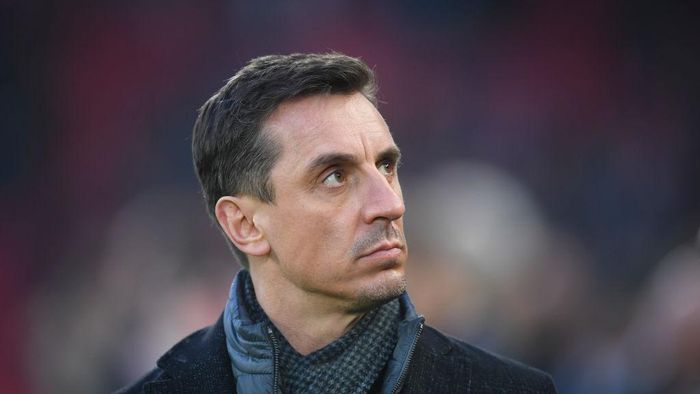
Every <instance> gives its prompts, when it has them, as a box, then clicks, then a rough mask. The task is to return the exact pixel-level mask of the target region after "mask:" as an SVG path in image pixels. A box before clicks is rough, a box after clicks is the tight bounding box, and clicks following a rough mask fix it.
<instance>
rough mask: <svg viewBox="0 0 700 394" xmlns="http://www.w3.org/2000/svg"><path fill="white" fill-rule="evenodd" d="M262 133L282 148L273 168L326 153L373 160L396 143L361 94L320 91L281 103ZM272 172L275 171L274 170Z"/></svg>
mask: <svg viewBox="0 0 700 394" xmlns="http://www.w3.org/2000/svg"><path fill="white" fill-rule="evenodd" d="M264 129H265V133H268V135H269V136H270V137H272V139H273V140H274V141H277V142H278V143H279V144H280V145H281V147H282V155H281V157H280V160H279V162H278V163H277V165H276V166H275V167H279V166H283V167H285V168H287V169H290V167H302V166H304V165H305V164H307V163H309V162H310V161H312V160H313V159H314V158H315V157H318V156H319V155H323V154H329V153H340V154H348V155H352V156H356V157H357V158H358V159H359V160H373V159H374V156H375V155H376V154H378V153H379V152H381V151H383V150H386V149H387V148H390V147H393V146H395V144H394V140H393V138H392V137H391V133H390V132H389V128H388V126H387V125H386V122H385V121H384V119H383V118H382V116H381V115H380V114H379V111H377V109H376V108H375V107H374V105H372V103H370V102H369V100H367V99H366V98H365V97H364V96H363V95H362V94H360V93H353V94H348V95H340V94H323V95H314V96H309V97H304V98H301V99H297V100H293V101H289V102H285V103H283V104H282V105H280V106H279V107H278V108H277V109H276V110H275V111H274V112H273V113H272V114H271V116H270V117H269V118H268V119H267V121H266V122H265V127H264ZM273 171H274V170H273Z"/></svg>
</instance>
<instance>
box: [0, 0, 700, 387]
mask: <svg viewBox="0 0 700 394" xmlns="http://www.w3.org/2000/svg"><path fill="white" fill-rule="evenodd" d="M1 3H2V4H1V5H0V7H1V8H0V9H1V10H2V12H1V13H0V15H1V16H0V18H1V19H0V42H1V44H0V45H1V46H0V59H1V60H2V61H1V62H0V71H1V76H0V91H1V92H2V94H1V95H0V98H1V100H2V105H0V116H1V117H2V134H3V138H2V143H1V144H0V160H2V162H1V166H0V188H1V189H0V201H2V203H1V204H0V220H1V223H2V226H1V227H0V261H1V265H0V266H1V267H2V274H1V275H0V302H1V304H0V307H1V308H2V309H1V311H2V318H3V323H2V325H1V326H0V327H1V328H0V348H2V359H1V360H0V391H2V392H7V393H10V392H11V393H53V392H56V393H67V392H70V393H80V392H85V393H93V392H106V391H109V390H112V389H115V388H117V387H119V386H120V385H123V384H125V383H127V382H129V381H131V380H133V379H135V378H137V377H138V375H139V374H140V373H143V372H144V371H146V370H147V369H149V368H150V367H151V366H152V365H153V364H154V362H155V359H156V358H157V357H158V356H159V355H160V354H162V353H163V352H164V351H165V350H167V349H168V348H169V346H170V345H172V344H173V343H174V342H175V341H176V340H177V339H179V338H181V337H182V336H184V335H185V334H187V333H189V332H191V331H192V330H194V329H196V328H199V327H201V326H204V325H208V324H210V323H211V322H213V321H214V320H215V319H216V318H217V317H218V315H219V313H220V311H221V308H222V306H223V304H224V302H225V298H226V293H227V289H228V286H229V282H230V280H231V278H232V277H233V275H234V273H235V271H236V270H237V269H238V265H237V264H236V263H235V262H234V261H233V259H232V257H230V255H229V253H228V250H227V249H226V245H225V243H224V242H223V240H222V239H221V238H220V236H219V234H218V233H217V230H216V229H215V228H214V227H212V226H211V224H210V223H209V222H208V219H207V217H206V213H205V211H204V207H203V204H202V202H201V201H200V196H199V190H198V185H197V181H196V178H195V176H194V173H193V171H192V165H191V159H190V151H189V149H190V147H189V145H190V136H189V135H190V131H191V126H192V124H193V121H194V118H195V111H196V108H198V106H199V105H201V104H202V103H203V102H204V101H205V100H206V99H207V98H208V97H209V96H210V95H211V94H212V93H213V92H214V91H215V90H216V89H218V88H219V87H220V86H221V84H222V83H223V81H224V80H225V79H226V78H228V77H230V76H231V75H232V74H233V73H234V72H235V71H236V70H237V69H238V68H239V67H241V66H242V65H243V64H244V62H245V61H246V60H248V59H250V58H252V57H255V56H260V55H264V54H269V53H289V52H306V51H317V52H326V51H331V50H337V51H340V52H344V53H346V54H349V55H352V56H359V57H361V58H363V59H364V60H365V61H366V62H367V63H368V64H370V65H371V66H372V67H373V68H375V69H376V72H377V75H378V79H379V83H380V97H381V99H382V104H381V106H380V109H381V111H382V113H383V114H384V116H385V118H386V119H387V122H388V123H389V125H390V128H391V129H392V131H393V133H394V136H395V139H396V140H397V142H398V143H399V145H400V146H401V149H402V151H403V153H404V157H405V164H404V166H403V167H402V169H401V179H402V184H403V186H404V194H405V197H406V201H407V206H408V213H407V215H406V222H407V228H408V238H409V245H410V248H411V258H410V266H409V290H410V292H411V294H412V297H413V299H414V301H415V302H416V304H417V305H418V307H419V310H420V311H422V313H424V314H425V315H426V317H427V318H428V321H429V322H431V323H432V324H434V325H436V326H438V327H439V328H441V329H443V330H445V331H447V332H448V333H451V334H452V335H455V336H458V337H461V338H463V339H466V340H468V341H470V342H473V343H475V344H478V345H480V346H483V347H486V348H488V349H491V350H494V351H498V352H502V353H505V354H508V355H510V356H512V357H514V358H517V359H521V360H523V361H525V362H528V363H531V364H533V365H535V366H537V367H540V368H542V369H544V370H546V371H548V372H550V373H552V374H553V376H554V377H555V379H556V382H557V384H558V387H559V389H560V391H561V392H563V393H627V392H642V393H644V392H678V393H681V392H690V391H691V390H698V389H699V387H700V382H699V380H698V376H700V334H699V333H700V254H699V252H698V248H699V246H698V228H699V227H700V130H699V126H700V111H698V108H697V107H698V102H700V97H698V96H699V94H698V93H699V92H700V89H699V87H700V86H699V83H700V74H699V73H698V70H700V51H699V50H698V49H700V48H699V45H698V37H700V34H698V33H700V32H699V31H698V30H699V29H698V27H697V15H698V8H697V7H693V6H685V5H678V4H676V5H674V4H666V3H662V2H655V3H651V2H649V3H647V2H645V3H632V2H629V3H622V2H585V4H584V3H583V2H580V3H578V4H574V3H569V2H557V1H544V2H537V3H536V4H535V3H528V4H525V3H522V2H514V1H506V2H487V1H472V2H452V1H450V2H442V3H438V2H431V1H406V2H369V1H349V0H348V1H339V0H338V1H310V2H303V3H302V2H293V1H259V2H217V1H204V2H193V1H192V2H186V1H172V2H162V1H143V0H141V1H132V2H117V1H93V2H64V3H59V2H39V1H11V0H10V1H8V0H6V1H3V2H1Z"/></svg>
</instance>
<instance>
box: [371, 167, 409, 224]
mask: <svg viewBox="0 0 700 394" xmlns="http://www.w3.org/2000/svg"><path fill="white" fill-rule="evenodd" d="M377 175H378V176H376V177H372V178H371V179H370V182H369V185H368V187H367V193H366V197H365V199H364V204H363V216H364V220H365V222H366V223H368V224H371V223H373V222H374V221H375V220H386V221H389V222H391V221H394V220H398V219H400V218H401V217H402V216H403V214H404V212H405V211H406V207H405V206H404V203H403V196H402V194H401V186H400V184H399V181H398V178H393V179H392V180H391V181H390V180H389V179H387V178H386V177H385V176H384V175H382V174H379V173H378V174H377Z"/></svg>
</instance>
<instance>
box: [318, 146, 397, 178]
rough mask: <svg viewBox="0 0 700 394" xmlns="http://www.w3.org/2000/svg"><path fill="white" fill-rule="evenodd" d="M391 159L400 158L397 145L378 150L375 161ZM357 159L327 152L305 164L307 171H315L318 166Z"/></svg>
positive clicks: (355, 160) (354, 162) (351, 161)
mask: <svg viewBox="0 0 700 394" xmlns="http://www.w3.org/2000/svg"><path fill="white" fill-rule="evenodd" d="M384 160H391V161H393V162H395V163H398V162H399V161H400V160H401V151H400V150H399V148H398V147H397V146H392V147H389V148H386V149H384V150H383V151H381V152H379V154H378V155H377V162H380V161H384ZM357 163H358V160H357V158H356V157H355V156H353V155H350V154H347V153H327V154H322V155H319V156H318V157H316V158H315V159H313V160H312V161H311V163H310V164H309V165H308V166H307V168H306V170H307V172H308V173H310V172H315V171H316V170H317V169H318V168H323V167H327V166H331V165H339V164H351V165H352V164H357Z"/></svg>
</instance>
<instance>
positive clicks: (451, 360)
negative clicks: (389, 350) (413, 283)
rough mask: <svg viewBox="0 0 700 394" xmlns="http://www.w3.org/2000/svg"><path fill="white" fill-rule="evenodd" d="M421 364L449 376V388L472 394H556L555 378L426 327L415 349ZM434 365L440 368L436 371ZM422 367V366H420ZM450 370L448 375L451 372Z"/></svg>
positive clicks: (417, 359) (435, 372)
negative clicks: (460, 388) (430, 365)
mask: <svg viewBox="0 0 700 394" xmlns="http://www.w3.org/2000/svg"><path fill="white" fill-rule="evenodd" d="M416 361H417V363H419V364H423V365H422V367H423V368H425V367H426V366H427V365H425V363H426V362H427V363H430V364H433V367H432V368H429V369H433V370H434V372H433V373H434V374H440V373H442V374H445V373H449V374H450V375H452V376H449V377H448V378H447V379H448V380H454V381H451V382H450V386H452V387H455V386H460V387H462V388H464V390H463V392H469V393H556V388H555V386H554V382H553V380H552V378H551V377H550V376H549V375H548V374H546V373H545V372H542V371H540V370H538V369H536V368H533V367H530V366H527V365H525V364H522V363H520V362H518V361H515V360H511V359H509V358H506V357H503V356H500V355H497V354H494V353H491V352H488V351H486V350H483V349H480V348H478V347H476V346H474V345H470V344H468V343H466V342H464V341H461V340H459V339H457V338H454V337H451V336H448V335H445V334H443V333H442V332H440V331H438V330H437V329H435V328H433V327H430V326H426V327H425V329H424V332H423V335H422V338H421V341H420V342H419V345H418V346H417V349H416ZM434 366H437V368H435V367H434ZM418 367H419V368H420V367H421V366H418ZM448 371H449V372H448Z"/></svg>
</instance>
